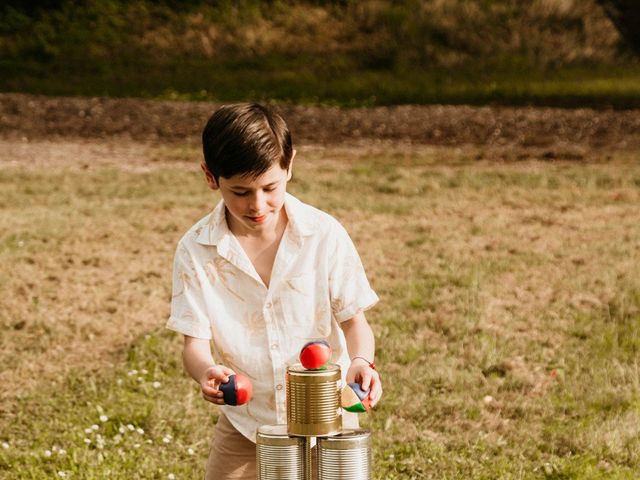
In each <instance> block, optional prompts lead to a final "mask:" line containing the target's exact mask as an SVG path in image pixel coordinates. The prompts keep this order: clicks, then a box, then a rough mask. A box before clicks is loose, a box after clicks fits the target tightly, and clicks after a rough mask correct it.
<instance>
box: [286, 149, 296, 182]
mask: <svg viewBox="0 0 640 480" xmlns="http://www.w3.org/2000/svg"><path fill="white" fill-rule="evenodd" d="M294 158H296V150H295V149H294V150H293V152H292V153H291V160H289V170H288V171H287V182H288V181H289V180H291V176H292V174H293V159H294Z"/></svg>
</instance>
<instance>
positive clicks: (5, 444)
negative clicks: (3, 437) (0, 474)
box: [2, 442, 9, 450]
mask: <svg viewBox="0 0 640 480" xmlns="http://www.w3.org/2000/svg"><path fill="white" fill-rule="evenodd" d="M2 448H4V449H5V450H7V449H8V448H9V444H8V443H7V442H2Z"/></svg>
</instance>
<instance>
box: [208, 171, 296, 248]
mask: <svg viewBox="0 0 640 480" xmlns="http://www.w3.org/2000/svg"><path fill="white" fill-rule="evenodd" d="M203 170H204V171H205V176H206V177H207V183H208V184H209V187H210V188H211V189H212V190H220V194H221V195H222V199H223V200H224V204H225V206H226V207H227V212H228V214H227V222H228V224H229V229H230V230H231V232H232V233H234V234H238V235H243V234H244V235H247V234H264V233H269V232H270V231H274V232H275V230H276V227H277V225H278V220H279V218H280V212H281V210H282V206H283V205H284V198H285V193H286V191H287V182H288V181H289V180H290V179H291V164H290V165H289V170H284V169H282V168H281V167H280V166H279V165H277V164H276V165H273V166H272V167H271V168H270V169H269V170H267V171H266V172H265V173H264V174H262V175H260V176H259V177H257V178H251V177H243V176H241V175H234V176H233V177H230V178H224V177H219V178H218V181H217V182H216V180H215V179H214V178H213V175H211V173H209V171H208V170H207V169H206V167H205V166H204V165H203Z"/></svg>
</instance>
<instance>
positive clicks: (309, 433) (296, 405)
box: [287, 364, 342, 437]
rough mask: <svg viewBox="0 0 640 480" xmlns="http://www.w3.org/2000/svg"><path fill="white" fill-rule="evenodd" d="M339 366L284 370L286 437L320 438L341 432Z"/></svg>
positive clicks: (299, 366)
mask: <svg viewBox="0 0 640 480" xmlns="http://www.w3.org/2000/svg"><path fill="white" fill-rule="evenodd" d="M340 382H341V380H340V367H339V366H338V365H334V364H329V365H327V366H326V368H325V369H324V370H307V369H305V368H304V367H303V366H302V365H293V366H291V367H288V368H287V425H288V431H289V435H297V436H303V437H323V436H327V435H336V434H338V433H340V431H341V430H342V415H341V409H340Z"/></svg>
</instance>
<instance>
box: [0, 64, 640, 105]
mask: <svg viewBox="0 0 640 480" xmlns="http://www.w3.org/2000/svg"><path fill="white" fill-rule="evenodd" d="M272 62H275V61H274V60H272ZM287 62H288V60H287V59H281V60H280V62H279V63H278V64H277V65H273V66H270V62H268V61H265V64H264V65H260V62H256V63H253V62H252V64H249V65H247V64H242V63H240V64H235V63H219V62H216V61H212V60H175V61H168V62H165V63H154V62H151V61H150V60H149V59H146V60H145V59H140V60H138V61H136V62H133V61H132V62H130V63H124V64H121V63H114V64H103V63H96V64H95V66H94V67H93V68H92V65H91V62H90V61H89V62H88V63H87V62H82V63H79V64H74V63H73V62H65V63H64V64H60V63H55V64H47V63H35V62H33V63H29V62H25V61H24V60H10V59H6V60H4V61H0V79H1V80H0V91H7V92H8V91H14V92H27V93H37V94H44V95H84V96H111V97H145V98H162V99H172V100H178V99H180V100H208V101H219V102H229V101H241V100H248V99H252V100H258V101H276V102H294V103H301V104H321V105H339V106H351V107H354V106H372V105H395V104H412V103H415V104H434V103H448V104H475V105H483V104H487V103H493V104H505V105H546V106H558V107H588V106H591V107H598V108H603V107H613V108H623V109H624V108H638V107H640V100H639V99H640V67H638V66H634V65H619V66H615V65H613V66H603V65H582V66H581V65H575V66H564V67H560V68H558V69H535V68H532V67H524V68H520V67H518V66H517V65H513V66H509V65H502V66H497V67H495V68H494V67H491V66H487V65H483V64H477V65H474V64H469V65H466V66H465V67H460V68H455V69H443V68H440V67H434V68H431V69H428V70H425V69H420V68H417V69H412V70H398V71H385V70H382V71H381V70H362V69H358V68H356V67H353V66H352V67H337V68H336V69H331V68H328V69H316V68H315V67H314V64H315V63H317V60H316V59H309V63H310V65H309V66H306V65H305V64H304V62H303V61H295V62H294V63H292V64H288V63H287ZM63 66H64V67H63Z"/></svg>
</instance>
